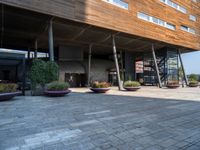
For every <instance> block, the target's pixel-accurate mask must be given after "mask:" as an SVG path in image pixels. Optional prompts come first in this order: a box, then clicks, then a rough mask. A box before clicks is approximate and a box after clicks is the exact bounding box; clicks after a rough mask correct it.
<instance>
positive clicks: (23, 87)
mask: <svg viewBox="0 0 200 150" xmlns="http://www.w3.org/2000/svg"><path fill="white" fill-rule="evenodd" d="M22 65H23V66H22V67H23V70H22V72H23V81H22V82H23V83H22V95H24V96H25V88H26V61H25V58H23V60H22Z"/></svg>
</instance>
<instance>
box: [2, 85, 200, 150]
mask: <svg viewBox="0 0 200 150" xmlns="http://www.w3.org/2000/svg"><path fill="white" fill-rule="evenodd" d="M72 90H73V91H74V92H73V93H71V94H70V95H68V96H65V97H62V98H48V97H31V96H26V97H22V96H21V97H16V98H14V99H13V100H11V101H4V102H0V149H1V150H4V149H6V150H20V149H22V150H29V149H34V150H165V149H166V150H178V149H181V150H199V149H200V88H194V89H176V90H167V89H158V88H148V87H144V88H143V89H142V90H141V91H138V92H122V91H121V92H119V91H117V89H116V88H114V89H113V90H112V91H110V92H109V93H108V94H92V93H89V92H87V91H88V89H72ZM153 92H155V93H153Z"/></svg>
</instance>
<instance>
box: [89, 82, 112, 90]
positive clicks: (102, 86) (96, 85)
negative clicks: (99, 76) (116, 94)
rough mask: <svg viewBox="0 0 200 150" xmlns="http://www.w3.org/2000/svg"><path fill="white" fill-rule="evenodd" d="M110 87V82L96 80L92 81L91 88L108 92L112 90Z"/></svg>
mask: <svg viewBox="0 0 200 150" xmlns="http://www.w3.org/2000/svg"><path fill="white" fill-rule="evenodd" d="M109 87H110V84H109V83H107V82H98V81H95V82H93V83H92V86H91V88H90V90H92V91H93V92H95V93H106V92H107V91H109V90H110V88H109Z"/></svg>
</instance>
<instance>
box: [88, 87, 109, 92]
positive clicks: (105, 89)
mask: <svg viewBox="0 0 200 150" xmlns="http://www.w3.org/2000/svg"><path fill="white" fill-rule="evenodd" d="M90 90H91V91H93V92H95V93H106V92H108V91H109V90H110V88H90Z"/></svg>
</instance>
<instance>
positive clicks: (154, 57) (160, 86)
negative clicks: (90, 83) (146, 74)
mask: <svg viewBox="0 0 200 150" xmlns="http://www.w3.org/2000/svg"><path fill="white" fill-rule="evenodd" d="M152 55H153V60H154V65H155V69H156V74H157V79H158V84H159V88H162V83H161V80H160V73H159V69H158V64H157V60H156V54H155V50H154V44H152Z"/></svg>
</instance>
